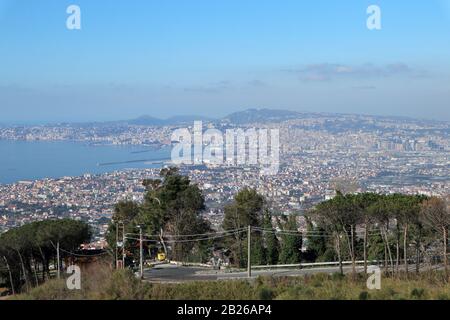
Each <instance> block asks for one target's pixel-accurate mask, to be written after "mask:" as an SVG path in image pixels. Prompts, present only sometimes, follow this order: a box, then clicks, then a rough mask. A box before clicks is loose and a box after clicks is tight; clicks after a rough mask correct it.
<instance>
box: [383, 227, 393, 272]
mask: <svg viewBox="0 0 450 320" xmlns="http://www.w3.org/2000/svg"><path fill="white" fill-rule="evenodd" d="M384 237H385V239H386V247H387V250H388V253H389V261H390V263H391V270H392V273H394V260H393V259H392V252H391V248H390V245H389V239H388V236H387V231H386V230H384Z"/></svg>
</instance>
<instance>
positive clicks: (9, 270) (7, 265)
mask: <svg viewBox="0 0 450 320" xmlns="http://www.w3.org/2000/svg"><path fill="white" fill-rule="evenodd" d="M3 259H5V263H6V268H7V269H8V273H9V282H10V284H11V292H12V294H13V295H15V294H16V291H15V290H14V281H13V277H12V273H11V269H10V268H9V263H8V259H6V256H3Z"/></svg>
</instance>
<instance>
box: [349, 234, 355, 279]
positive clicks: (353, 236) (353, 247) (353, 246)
mask: <svg viewBox="0 0 450 320" xmlns="http://www.w3.org/2000/svg"><path fill="white" fill-rule="evenodd" d="M350 228H351V235H352V246H351V247H352V273H353V276H356V255H355V235H354V227H353V226H350Z"/></svg>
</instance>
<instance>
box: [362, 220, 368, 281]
mask: <svg viewBox="0 0 450 320" xmlns="http://www.w3.org/2000/svg"><path fill="white" fill-rule="evenodd" d="M363 254H364V275H366V276H367V223H366V224H365V225H364V252H363Z"/></svg>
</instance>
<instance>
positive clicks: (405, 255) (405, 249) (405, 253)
mask: <svg viewBox="0 0 450 320" xmlns="http://www.w3.org/2000/svg"><path fill="white" fill-rule="evenodd" d="M403 259H404V262H405V272H406V276H408V224H405V232H404V233H403Z"/></svg>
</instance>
